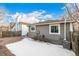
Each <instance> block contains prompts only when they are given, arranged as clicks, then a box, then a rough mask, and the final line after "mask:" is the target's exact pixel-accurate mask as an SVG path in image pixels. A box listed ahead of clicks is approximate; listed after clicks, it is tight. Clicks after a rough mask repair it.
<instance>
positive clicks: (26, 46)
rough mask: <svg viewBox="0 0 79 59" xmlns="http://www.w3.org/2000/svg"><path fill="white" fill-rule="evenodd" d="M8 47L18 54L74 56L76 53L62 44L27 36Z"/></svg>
mask: <svg viewBox="0 0 79 59" xmlns="http://www.w3.org/2000/svg"><path fill="white" fill-rule="evenodd" d="M6 47H7V48H8V49H9V50H10V51H11V52H12V53H13V54H15V55H16V56H74V55H75V54H74V53H73V52H72V51H70V50H67V49H64V48H63V47H62V46H61V45H54V44H50V43H44V42H38V41H34V40H32V39H31V38H25V39H23V40H21V41H19V42H15V43H11V44H8V45H6Z"/></svg>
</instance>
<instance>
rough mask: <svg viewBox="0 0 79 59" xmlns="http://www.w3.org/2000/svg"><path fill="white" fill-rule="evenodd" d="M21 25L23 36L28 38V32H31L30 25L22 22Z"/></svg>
mask: <svg viewBox="0 0 79 59" xmlns="http://www.w3.org/2000/svg"><path fill="white" fill-rule="evenodd" d="M20 24H21V32H22V36H26V35H27V33H28V31H29V28H28V23H25V22H20Z"/></svg>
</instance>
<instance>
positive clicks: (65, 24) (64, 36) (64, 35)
mask: <svg viewBox="0 0 79 59" xmlns="http://www.w3.org/2000/svg"><path fill="white" fill-rule="evenodd" d="M64 20H65V22H64V40H66V19H65V18H64Z"/></svg>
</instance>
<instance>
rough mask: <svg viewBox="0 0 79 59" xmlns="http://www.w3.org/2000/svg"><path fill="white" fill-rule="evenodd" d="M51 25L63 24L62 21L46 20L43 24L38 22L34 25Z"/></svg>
mask: <svg viewBox="0 0 79 59" xmlns="http://www.w3.org/2000/svg"><path fill="white" fill-rule="evenodd" d="M71 22H73V21H70V20H68V21H66V23H71ZM53 23H65V21H64V20H46V21H43V22H39V23H35V25H43V24H53Z"/></svg>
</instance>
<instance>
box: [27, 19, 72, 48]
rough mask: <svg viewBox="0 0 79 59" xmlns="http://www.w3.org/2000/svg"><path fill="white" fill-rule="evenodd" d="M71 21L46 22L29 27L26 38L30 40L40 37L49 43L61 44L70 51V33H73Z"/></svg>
mask: <svg viewBox="0 0 79 59" xmlns="http://www.w3.org/2000/svg"><path fill="white" fill-rule="evenodd" d="M72 23H73V22H72V21H66V23H65V21H64V20H47V21H43V22H39V23H35V24H30V25H29V33H28V36H29V37H31V38H34V37H37V35H39V38H40V37H41V36H42V37H44V38H45V39H44V40H48V41H49V42H51V43H54V44H61V45H63V46H64V47H66V48H68V49H70V43H71V39H70V38H71V36H70V32H71V31H73V26H72Z"/></svg>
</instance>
